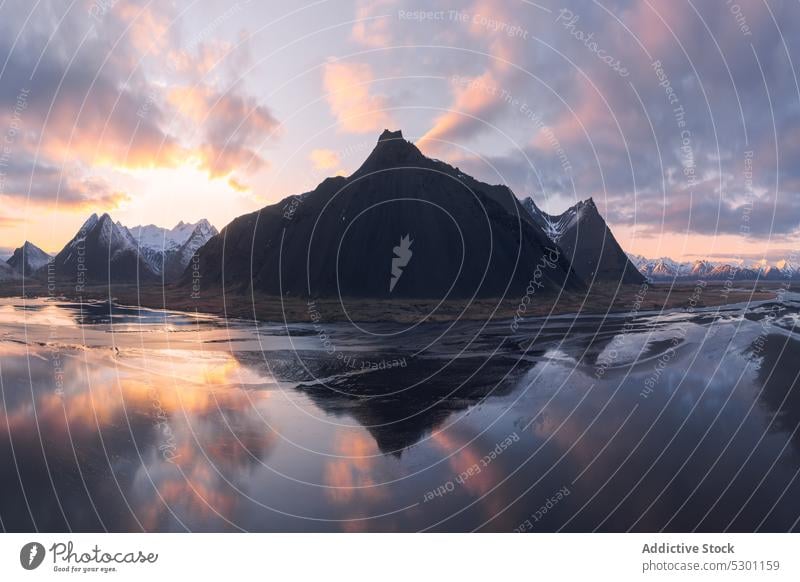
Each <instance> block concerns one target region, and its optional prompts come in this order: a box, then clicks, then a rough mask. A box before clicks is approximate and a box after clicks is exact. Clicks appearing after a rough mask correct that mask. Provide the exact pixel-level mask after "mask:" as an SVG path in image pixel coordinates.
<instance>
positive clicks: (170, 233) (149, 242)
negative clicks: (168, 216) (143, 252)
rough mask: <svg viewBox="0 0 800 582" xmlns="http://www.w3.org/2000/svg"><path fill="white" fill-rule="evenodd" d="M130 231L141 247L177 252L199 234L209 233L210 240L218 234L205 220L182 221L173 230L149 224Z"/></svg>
mask: <svg viewBox="0 0 800 582" xmlns="http://www.w3.org/2000/svg"><path fill="white" fill-rule="evenodd" d="M128 230H130V232H131V235H133V238H135V239H136V241H137V242H138V243H139V244H140V245H141V246H143V247H146V248H150V249H156V250H175V249H177V248H179V247H181V246H183V245H184V244H185V243H186V241H188V240H189V238H190V237H192V236H196V235H197V234H198V233H199V234H201V235H202V233H207V236H208V238H211V237H212V236H214V235H215V234H217V229H216V228H214V227H213V226H212V225H211V223H210V222H208V220H206V219H205V218H203V219H202V220H199V221H197V222H195V223H191V222H183V221H180V222H179V223H178V224H176V225H175V226H174V227H172V228H171V229H168V228H162V227H160V226H156V225H155V224H148V225H146V226H134V227H133V228H129V229H128ZM196 231H197V232H196Z"/></svg>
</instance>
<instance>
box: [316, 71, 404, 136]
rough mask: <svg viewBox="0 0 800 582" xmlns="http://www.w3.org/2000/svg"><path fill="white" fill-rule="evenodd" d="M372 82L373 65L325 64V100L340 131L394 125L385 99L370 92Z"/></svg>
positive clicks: (375, 129)
mask: <svg viewBox="0 0 800 582" xmlns="http://www.w3.org/2000/svg"><path fill="white" fill-rule="evenodd" d="M373 82H374V75H373V73H372V68H371V67H370V66H369V65H367V64H365V63H345V62H339V61H333V62H329V63H326V64H325V67H324V70H323V85H324V87H325V91H326V99H327V101H328V105H329V106H330V109H331V112H332V113H333V115H334V116H335V117H336V119H337V121H338V122H339V127H340V128H341V130H342V131H346V132H350V133H372V132H375V131H380V130H381V129H384V128H387V127H392V126H394V125H395V123H394V121H393V120H392V117H391V115H390V114H389V112H388V111H387V109H388V107H389V105H388V99H387V98H386V97H385V96H383V95H374V94H372V93H371V91H370V89H371V87H370V85H371V84H372V83H373Z"/></svg>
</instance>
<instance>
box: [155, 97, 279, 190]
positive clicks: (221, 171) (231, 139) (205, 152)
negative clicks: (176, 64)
mask: <svg viewBox="0 0 800 582" xmlns="http://www.w3.org/2000/svg"><path fill="white" fill-rule="evenodd" d="M168 100H169V102H170V103H171V104H172V105H173V106H175V107H176V108H177V109H178V110H179V112H180V113H181V114H182V115H184V116H186V117H187V118H188V119H189V120H191V122H192V123H193V124H194V125H195V126H198V127H201V128H202V131H203V133H204V135H203V136H202V140H203V144H202V145H201V146H200V147H199V148H197V150H196V151H195V152H194V153H195V155H196V156H197V157H199V159H200V160H201V167H202V168H203V169H205V170H207V171H208V173H209V175H210V176H211V177H212V178H219V177H222V176H227V175H228V174H230V173H231V172H233V171H234V170H241V169H243V168H246V169H248V170H249V171H251V172H252V171H257V170H259V169H261V168H263V167H264V166H265V165H266V162H265V160H264V159H263V158H262V157H261V156H260V155H259V154H258V152H257V151H256V148H257V147H258V146H259V145H260V144H261V142H262V141H263V140H264V139H265V138H266V137H268V136H270V135H275V134H276V133H277V132H278V129H279V126H280V123H279V122H278V121H277V120H276V119H275V118H274V117H273V116H272V113H271V112H270V111H269V110H268V109H267V108H266V107H264V106H262V105H259V104H258V103H257V102H256V101H255V99H252V98H249V97H245V96H242V95H238V94H236V93H233V92H227V93H222V94H220V93H218V92H217V91H215V90H214V89H212V88H211V87H208V86H197V85H196V86H193V87H176V88H174V89H172V90H170V92H169V94H168Z"/></svg>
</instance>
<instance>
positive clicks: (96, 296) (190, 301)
mask: <svg viewBox="0 0 800 582" xmlns="http://www.w3.org/2000/svg"><path fill="white" fill-rule="evenodd" d="M780 288H781V283H780V282H777V283H772V282H769V283H765V282H760V283H758V285H753V284H752V283H747V282H741V283H739V282H737V284H736V285H734V287H733V288H732V289H728V290H726V288H725V286H724V285H723V284H721V283H708V285H707V286H706V287H705V288H702V289H699V290H698V288H697V287H696V285H695V284H693V283H680V284H675V285H670V284H664V283H661V284H648V285H647V287H646V289H645V288H642V287H640V286H639V285H628V286H622V287H620V288H616V286H602V285H600V286H595V287H593V288H592V289H591V291H589V292H583V293H574V294H565V295H561V296H560V297H557V298H556V297H546V296H536V295H534V296H532V297H531V298H530V302H529V303H528V304H527V306H526V307H525V308H524V311H522V309H521V308H520V305H521V300H522V298H521V297H510V298H505V299H503V300H502V301H500V300H497V299H478V300H475V301H472V302H469V301H466V300H448V301H444V302H443V303H441V304H440V305H437V304H438V301H430V300H411V299H402V300H372V299H361V298H355V299H345V300H344V301H343V302H340V301H339V300H338V299H316V300H314V301H313V304H311V305H310V304H309V301H308V300H307V299H305V298H297V297H284V298H280V297H274V296H266V295H260V294H255V295H250V294H246V293H245V294H241V293H240V294H230V293H228V294H226V295H223V292H222V290H221V289H203V290H202V291H201V292H200V293H198V294H196V296H193V295H192V293H191V290H190V289H186V288H182V287H176V286H172V285H167V286H160V285H148V286H142V287H137V286H135V285H114V286H113V287H112V288H110V289H109V287H108V286H100V285H98V286H94V287H86V288H85V289H84V291H83V293H82V294H81V296H80V297H78V296H76V295H75V293H74V289H70V288H68V287H65V288H56V289H51V290H48V289H47V288H46V286H45V285H43V284H41V283H38V282H26V285H25V289H24V295H26V296H27V297H48V296H51V297H64V298H67V299H79V298H82V299H84V300H107V299H109V298H111V299H113V300H114V301H116V302H118V303H120V304H123V305H138V306H142V307H149V308H155V309H169V310H175V311H188V312H199V313H206V314H213V315H220V316H227V317H235V318H244V319H253V318H254V317H255V318H257V319H259V320H262V321H275V322H282V321H287V322H308V321H310V320H311V319H312V314H315V313H316V314H318V317H319V318H320V319H321V320H322V321H346V320H347V319H348V317H349V318H350V319H352V320H354V321H362V322H367V321H394V322H417V321H419V320H420V319H421V318H423V317H425V316H426V315H428V314H431V315H430V317H429V318H428V320H429V321H451V320H453V319H458V318H461V319H469V320H485V319H487V318H489V317H492V318H511V317H514V315H515V314H518V315H520V316H522V317H532V316H537V315H547V314H550V313H552V314H563V313H584V314H589V313H597V314H603V313H607V312H642V311H651V310H664V309H686V308H688V307H689V306H690V305H692V304H694V305H693V306H694V307H710V306H717V305H724V304H728V303H740V302H746V301H758V300H763V299H770V298H774V297H775V296H776V293H777V291H778V289H780ZM22 295H23V289H22V286H21V284H20V283H19V282H6V283H2V284H0V296H3V297H12V296H22ZM343 306H344V308H343ZM345 310H346V311H345Z"/></svg>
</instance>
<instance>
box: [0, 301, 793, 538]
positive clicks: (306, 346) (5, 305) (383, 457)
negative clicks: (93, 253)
mask: <svg viewBox="0 0 800 582" xmlns="http://www.w3.org/2000/svg"><path fill="white" fill-rule="evenodd" d="M799 314H800V301H799V298H798V296H796V295H794V294H786V295H785V296H784V297H783V298H782V301H780V302H777V301H767V302H760V303H754V304H751V305H749V306H745V305H733V306H725V307H721V308H709V309H705V310H696V311H693V312H687V311H686V310H682V309H677V310H673V311H669V312H664V313H629V314H626V313H621V314H616V315H612V316H607V317H603V316H581V317H575V316H568V315H565V316H558V317H552V318H528V319H525V320H523V321H522V323H521V324H520V325H519V327H518V328H517V329H516V330H513V329H512V326H511V325H510V322H509V321H508V320H497V321H490V322H488V323H487V322H478V323H476V322H458V323H454V324H453V323H424V324H421V325H417V326H413V327H406V326H402V325H400V324H365V325H361V326H360V328H356V327H354V326H353V325H350V324H334V325H319V324H314V323H312V322H309V323H305V324H290V325H279V324H263V323H258V324H256V323H254V322H247V321H239V320H236V321H234V320H224V319H222V318H216V317H211V316H203V315H193V314H182V313H176V312H164V311H158V310H149V309H138V308H125V307H121V306H117V305H114V304H111V303H107V302H94V303H84V304H78V303H73V302H69V301H66V300H56V299H50V300H44V299H37V300H32V299H20V298H12V299H2V300H0V395H1V396H2V399H0V467H2V471H0V525H1V526H2V528H3V530H6V531H36V530H41V531H103V530H109V531H142V530H145V531H223V530H224V531H227V530H231V531H239V530H245V531H418V530H427V531H473V530H479V531H594V530H598V531H628V530H631V531H660V530H666V531H692V530H697V531H756V530H758V531H787V530H798V529H800V525H798V520H800V501H798V499H800V479H798V475H799V474H800V434H798V426H800V393H799V392H798V390H800V388H798V376H799V375H800V335H798V333H797V327H796V326H797V323H798V317H799Z"/></svg>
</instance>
